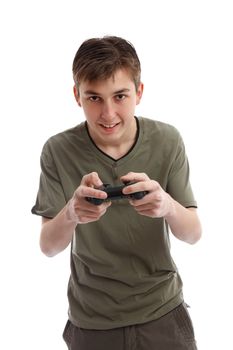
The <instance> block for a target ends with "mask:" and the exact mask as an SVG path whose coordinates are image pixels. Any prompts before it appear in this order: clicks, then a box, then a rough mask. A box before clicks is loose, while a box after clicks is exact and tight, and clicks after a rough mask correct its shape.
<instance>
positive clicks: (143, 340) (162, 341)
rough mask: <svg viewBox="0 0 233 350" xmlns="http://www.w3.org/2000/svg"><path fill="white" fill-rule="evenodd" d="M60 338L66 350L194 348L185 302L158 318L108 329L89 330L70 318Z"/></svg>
mask: <svg viewBox="0 0 233 350" xmlns="http://www.w3.org/2000/svg"><path fill="white" fill-rule="evenodd" d="M63 338H64V340H65V342H66V344H67V346H68V349H69V350H197V346H196V342H195V337H194V330H193V325H192V321H191V318H190V316H189V312H188V310H187V307H186V304H185V303H182V304H181V305H179V306H178V307H177V308H175V309H174V310H172V311H171V312H169V313H168V314H166V315H165V316H163V317H161V318H159V319H158V320H155V321H152V322H148V323H144V324H138V325H134V326H128V327H122V328H115V329H110V330H88V329H82V328H78V327H76V326H74V325H73V324H72V323H71V322H70V321H68V322H67V324H66V327H65V329H64V333H63Z"/></svg>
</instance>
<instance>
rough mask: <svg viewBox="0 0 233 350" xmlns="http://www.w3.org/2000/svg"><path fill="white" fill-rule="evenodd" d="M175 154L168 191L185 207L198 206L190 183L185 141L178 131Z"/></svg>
mask: <svg viewBox="0 0 233 350" xmlns="http://www.w3.org/2000/svg"><path fill="white" fill-rule="evenodd" d="M174 154H175V156H174V159H173V162H172V165H171V168H170V172H169V177H168V184H167V191H168V193H169V194H170V195H171V196H172V198H174V199H175V200H176V201H178V202H179V203H180V204H182V205H183V206H184V207H197V202H196V200H195V198H194V195H193V191H192V188H191V184H190V179H189V177H190V171H189V162H188V158H187V155H186V152H185V146H184V142H183V140H182V138H181V136H180V134H179V133H178V141H177V145H176V151H175V153H174Z"/></svg>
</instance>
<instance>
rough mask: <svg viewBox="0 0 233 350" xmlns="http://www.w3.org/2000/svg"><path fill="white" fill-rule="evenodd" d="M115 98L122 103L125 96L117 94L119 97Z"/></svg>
mask: <svg viewBox="0 0 233 350" xmlns="http://www.w3.org/2000/svg"><path fill="white" fill-rule="evenodd" d="M115 97H116V100H118V101H122V100H124V99H125V98H126V95H124V94H119V95H116V96H115Z"/></svg>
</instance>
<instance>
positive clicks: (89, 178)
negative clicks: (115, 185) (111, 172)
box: [81, 171, 102, 187]
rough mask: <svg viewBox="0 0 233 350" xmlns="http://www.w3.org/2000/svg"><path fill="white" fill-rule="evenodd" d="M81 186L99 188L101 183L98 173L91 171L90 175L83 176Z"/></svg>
mask: <svg viewBox="0 0 233 350" xmlns="http://www.w3.org/2000/svg"><path fill="white" fill-rule="evenodd" d="M81 184H82V185H84V186H88V187H100V186H101V185H102V181H101V180H100V178H99V175H98V173H97V172H95V171H93V172H92V173H90V174H86V175H84V176H83V178H82V181H81Z"/></svg>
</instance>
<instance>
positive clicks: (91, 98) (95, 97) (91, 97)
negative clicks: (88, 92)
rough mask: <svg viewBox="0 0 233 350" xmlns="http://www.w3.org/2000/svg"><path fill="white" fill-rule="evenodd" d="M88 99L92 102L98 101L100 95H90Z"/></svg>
mask: <svg viewBox="0 0 233 350" xmlns="http://www.w3.org/2000/svg"><path fill="white" fill-rule="evenodd" d="M89 100H90V101H92V102H98V101H99V100H100V97H99V96H90V97H89Z"/></svg>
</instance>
